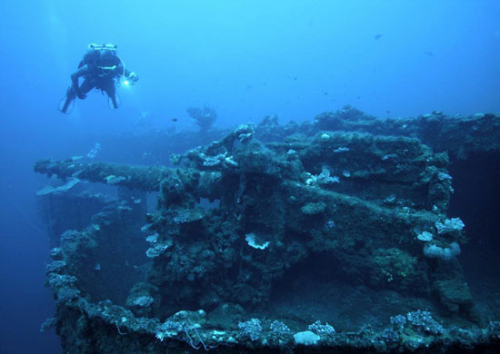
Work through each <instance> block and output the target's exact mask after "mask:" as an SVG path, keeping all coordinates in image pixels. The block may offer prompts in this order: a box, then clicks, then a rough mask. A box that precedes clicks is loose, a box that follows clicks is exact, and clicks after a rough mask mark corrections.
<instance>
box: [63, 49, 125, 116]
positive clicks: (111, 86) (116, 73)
mask: <svg viewBox="0 0 500 354" xmlns="http://www.w3.org/2000/svg"><path fill="white" fill-rule="evenodd" d="M115 58H116V63H114V64H115V65H110V64H113V63H108V65H109V66H107V67H104V66H100V65H98V64H97V63H96V61H95V60H94V61H93V62H91V64H85V63H84V62H85V59H84V60H82V61H81V62H80V65H79V66H78V70H77V71H76V72H74V73H73V74H72V75H71V83H72V84H71V87H70V88H69V89H68V92H67V93H66V100H65V102H64V105H63V106H62V107H61V112H63V113H66V112H67V110H68V108H69V106H70V104H71V102H73V100H74V99H75V98H76V97H79V98H81V99H84V98H85V97H86V95H87V93H88V92H89V91H90V90H92V89H93V88H97V89H99V90H101V91H103V92H106V94H107V95H108V97H109V99H110V100H111V103H112V104H113V108H114V109H116V108H118V102H117V100H116V88H115V78H119V77H120V76H122V75H125V77H129V76H130V71H128V70H126V69H125V70H124V69H123V66H122V63H121V61H120V59H119V58H118V57H115ZM82 76H83V77H84V80H83V82H82V84H81V86H79V85H78V79H79V78H80V77H82Z"/></svg>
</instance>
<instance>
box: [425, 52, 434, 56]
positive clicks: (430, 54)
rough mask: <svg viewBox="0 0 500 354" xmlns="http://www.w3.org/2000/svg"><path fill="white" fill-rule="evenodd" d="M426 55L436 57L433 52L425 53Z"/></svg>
mask: <svg viewBox="0 0 500 354" xmlns="http://www.w3.org/2000/svg"><path fill="white" fill-rule="evenodd" d="M424 54H425V55H427V56H428V57H433V56H434V53H433V52H429V51H425V52H424Z"/></svg>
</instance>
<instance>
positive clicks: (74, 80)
mask: <svg viewBox="0 0 500 354" xmlns="http://www.w3.org/2000/svg"><path fill="white" fill-rule="evenodd" d="M88 73H89V67H88V66H87V65H84V66H82V67H81V68H80V69H78V70H77V71H75V72H74V73H73V74H71V85H72V86H73V89H74V90H75V92H76V95H77V96H78V98H82V97H81V96H84V95H82V94H81V93H80V87H79V86H78V78H79V77H81V76H84V75H86V74H88Z"/></svg>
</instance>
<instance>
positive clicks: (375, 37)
mask: <svg viewBox="0 0 500 354" xmlns="http://www.w3.org/2000/svg"><path fill="white" fill-rule="evenodd" d="M382 36H383V34H376V35H375V36H374V37H373V39H375V40H376V41H378V40H379V39H380V38H382Z"/></svg>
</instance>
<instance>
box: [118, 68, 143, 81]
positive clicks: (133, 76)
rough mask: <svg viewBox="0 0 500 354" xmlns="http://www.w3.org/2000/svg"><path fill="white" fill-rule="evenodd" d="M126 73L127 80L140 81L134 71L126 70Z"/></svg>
mask: <svg viewBox="0 0 500 354" xmlns="http://www.w3.org/2000/svg"><path fill="white" fill-rule="evenodd" d="M122 70H123V69H122ZM124 73H125V77H126V78H127V79H130V80H132V81H134V82H137V81H139V75H137V74H136V73H135V72H134V71H130V70H127V69H125V71H124Z"/></svg>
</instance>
